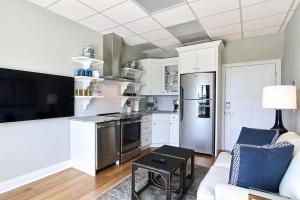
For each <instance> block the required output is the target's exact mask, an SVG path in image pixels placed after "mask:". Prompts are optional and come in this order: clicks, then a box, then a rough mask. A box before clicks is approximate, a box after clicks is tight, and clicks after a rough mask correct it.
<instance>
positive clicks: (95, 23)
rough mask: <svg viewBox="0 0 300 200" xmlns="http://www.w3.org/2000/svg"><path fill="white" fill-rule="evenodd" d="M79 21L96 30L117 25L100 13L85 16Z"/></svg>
mask: <svg viewBox="0 0 300 200" xmlns="http://www.w3.org/2000/svg"><path fill="white" fill-rule="evenodd" d="M79 23H80V24H82V25H84V26H87V27H89V28H91V29H94V30H96V31H103V30H107V29H109V28H112V27H115V26H118V24H116V23H115V22H113V21H112V20H110V19H108V18H107V17H105V16H103V15H102V14H96V15H93V16H91V17H88V18H85V19H83V20H81V21H79Z"/></svg>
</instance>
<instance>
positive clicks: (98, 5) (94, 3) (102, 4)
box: [80, 0, 126, 12]
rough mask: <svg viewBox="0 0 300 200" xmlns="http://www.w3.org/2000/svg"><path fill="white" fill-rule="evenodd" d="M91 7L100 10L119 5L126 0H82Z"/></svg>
mask: <svg viewBox="0 0 300 200" xmlns="http://www.w3.org/2000/svg"><path fill="white" fill-rule="evenodd" d="M80 1H81V2H83V3H85V4H86V5H88V6H90V7H91V8H93V9H95V10H97V11H98V12H100V11H103V10H106V9H108V8H111V7H113V6H115V5H118V4H120V3H122V2H124V1H126V0H109V1H108V0H80Z"/></svg>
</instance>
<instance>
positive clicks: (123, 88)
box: [119, 81, 144, 94]
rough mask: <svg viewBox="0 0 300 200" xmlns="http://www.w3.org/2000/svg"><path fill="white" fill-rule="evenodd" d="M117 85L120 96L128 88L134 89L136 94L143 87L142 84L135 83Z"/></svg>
mask: <svg viewBox="0 0 300 200" xmlns="http://www.w3.org/2000/svg"><path fill="white" fill-rule="evenodd" d="M119 84H120V89H121V91H120V93H121V94H123V93H124V91H125V90H126V89H127V87H128V86H133V87H134V92H137V91H139V90H140V89H141V87H142V86H143V85H144V84H142V83H135V82H129V81H127V82H125V81H124V82H119Z"/></svg>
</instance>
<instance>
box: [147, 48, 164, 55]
mask: <svg viewBox="0 0 300 200" xmlns="http://www.w3.org/2000/svg"><path fill="white" fill-rule="evenodd" d="M163 52H164V50H162V49H160V48H156V49H150V50H145V51H143V53H145V54H156V53H163Z"/></svg>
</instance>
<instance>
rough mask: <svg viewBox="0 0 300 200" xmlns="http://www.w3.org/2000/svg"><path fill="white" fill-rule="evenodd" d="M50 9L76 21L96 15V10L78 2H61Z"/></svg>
mask: <svg viewBox="0 0 300 200" xmlns="http://www.w3.org/2000/svg"><path fill="white" fill-rule="evenodd" d="M48 9H49V10H51V11H52V12H55V13H57V14H59V15H62V16H64V17H67V18H69V19H71V20H74V21H78V20H80V19H83V18H85V17H88V16H90V15H92V14H95V13H96V12H95V11H94V10H92V9H90V8H89V7H87V6H85V5H83V4H82V3H80V2H79V1H76V0H61V1H59V2H57V3H55V4H53V5H52V6H50V7H48Z"/></svg>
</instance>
